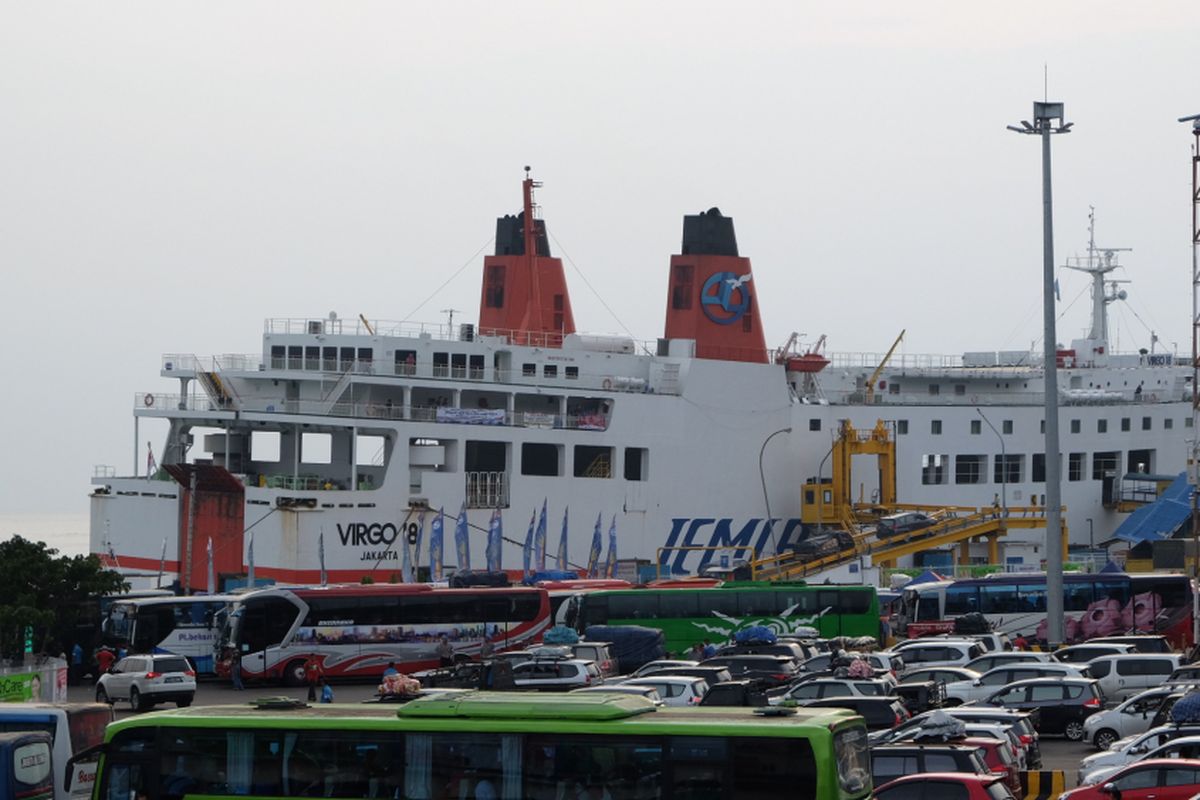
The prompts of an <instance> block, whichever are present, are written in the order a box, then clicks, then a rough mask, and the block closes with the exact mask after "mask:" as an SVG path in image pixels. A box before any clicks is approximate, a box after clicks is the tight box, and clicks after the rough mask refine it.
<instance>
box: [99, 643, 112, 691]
mask: <svg viewBox="0 0 1200 800" xmlns="http://www.w3.org/2000/svg"><path fill="white" fill-rule="evenodd" d="M116 660H117V657H116V655H115V654H114V653H113V651H112V650H111V649H110V648H108V647H101V648H100V649H99V650H97V651H96V667H97V669H96V672H97V673H99V674H97V675H96V682H97V683H99V682H100V676H101V675H103V674H104V673H106V672H108V671H109V670H110V669H112V665H113V662H114V661H116Z"/></svg>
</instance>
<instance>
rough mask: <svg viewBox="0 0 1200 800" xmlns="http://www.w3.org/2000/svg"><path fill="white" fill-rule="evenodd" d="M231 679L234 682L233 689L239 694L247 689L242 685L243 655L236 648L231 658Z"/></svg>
mask: <svg viewBox="0 0 1200 800" xmlns="http://www.w3.org/2000/svg"><path fill="white" fill-rule="evenodd" d="M229 677H230V679H231V680H232V681H233V688H234V689H236V690H238V691H239V692H240V691H242V690H243V689H245V688H246V687H245V685H244V684H243V683H242V654H241V653H240V652H238V650H237V648H234V650H233V654H232V655H230V657H229Z"/></svg>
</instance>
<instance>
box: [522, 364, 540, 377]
mask: <svg viewBox="0 0 1200 800" xmlns="http://www.w3.org/2000/svg"><path fill="white" fill-rule="evenodd" d="M521 374H522V375H524V376H525V377H526V378H536V377H537V364H522V365H521Z"/></svg>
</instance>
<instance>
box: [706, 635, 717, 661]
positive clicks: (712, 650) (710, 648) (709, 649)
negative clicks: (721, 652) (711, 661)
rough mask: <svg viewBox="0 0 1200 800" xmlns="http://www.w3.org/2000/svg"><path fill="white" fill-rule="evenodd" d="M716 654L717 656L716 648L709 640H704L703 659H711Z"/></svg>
mask: <svg viewBox="0 0 1200 800" xmlns="http://www.w3.org/2000/svg"><path fill="white" fill-rule="evenodd" d="M716 654H717V646H716V645H715V644H713V643H712V642H711V641H710V640H708V639H705V640H704V650H703V655H704V657H705V658H712V657H713V656H715V655H716Z"/></svg>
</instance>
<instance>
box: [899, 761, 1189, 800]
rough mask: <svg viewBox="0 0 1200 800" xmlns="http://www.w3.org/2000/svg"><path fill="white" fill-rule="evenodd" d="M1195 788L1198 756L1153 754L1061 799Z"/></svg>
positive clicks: (1137, 799) (1175, 798)
mask: <svg viewBox="0 0 1200 800" xmlns="http://www.w3.org/2000/svg"><path fill="white" fill-rule="evenodd" d="M1197 792H1200V760H1196V759H1178V760H1170V759H1161V758H1155V759H1147V760H1146V761H1139V762H1137V763H1136V764H1131V765H1129V766H1127V767H1125V768H1124V769H1122V770H1120V771H1118V772H1115V773H1113V774H1112V775H1110V776H1109V777H1108V778H1107V779H1106V780H1105V781H1104V783H1094V784H1091V785H1089V786H1080V787H1079V788H1078V789H1075V790H1073V791H1070V792H1067V793H1066V794H1064V795H1062V800H1112V799H1113V798H1117V797H1119V798H1121V800H1149V798H1155V800H1188V798H1190V797H1192V796H1193V795H1194V794H1196V793H1197ZM876 796H878V794H877V795H876Z"/></svg>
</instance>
